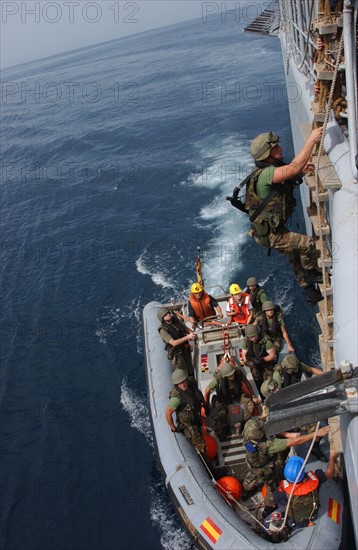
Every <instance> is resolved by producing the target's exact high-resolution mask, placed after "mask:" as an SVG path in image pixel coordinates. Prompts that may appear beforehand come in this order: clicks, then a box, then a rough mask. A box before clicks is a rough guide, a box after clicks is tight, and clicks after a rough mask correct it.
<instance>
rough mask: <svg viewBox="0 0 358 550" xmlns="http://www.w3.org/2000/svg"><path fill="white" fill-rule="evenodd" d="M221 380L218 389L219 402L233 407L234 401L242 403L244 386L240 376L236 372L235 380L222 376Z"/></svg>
mask: <svg viewBox="0 0 358 550" xmlns="http://www.w3.org/2000/svg"><path fill="white" fill-rule="evenodd" d="M220 378H221V380H220V383H219V387H218V389H217V396H218V400H219V401H221V403H225V405H231V403H234V401H240V399H241V395H242V385H241V379H240V376H239V375H238V374H237V373H236V372H235V378H234V380H228V378H226V377H223V376H220Z"/></svg>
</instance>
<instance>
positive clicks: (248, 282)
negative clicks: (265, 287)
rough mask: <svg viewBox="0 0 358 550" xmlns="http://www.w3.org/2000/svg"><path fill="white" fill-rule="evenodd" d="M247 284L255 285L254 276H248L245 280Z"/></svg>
mask: <svg viewBox="0 0 358 550" xmlns="http://www.w3.org/2000/svg"><path fill="white" fill-rule="evenodd" d="M246 284H247V286H253V285H257V279H256V277H249V278H248V279H247V281H246Z"/></svg>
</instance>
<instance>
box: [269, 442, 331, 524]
mask: <svg viewBox="0 0 358 550" xmlns="http://www.w3.org/2000/svg"><path fill="white" fill-rule="evenodd" d="M336 458H337V454H336V453H335V452H333V451H331V452H330V456H329V463H328V466H327V470H326V472H323V470H321V469H318V470H315V472H312V471H309V472H307V473H306V472H305V470H304V468H302V466H303V463H304V460H303V458H301V457H300V456H291V457H290V458H289V459H288V460H287V462H286V465H285V468H284V477H285V479H284V480H283V481H281V483H280V486H279V488H278V489H276V490H275V491H274V499H275V502H276V504H277V505H278V506H280V507H284V508H286V506H287V502H288V498H289V496H290V494H291V491H292V488H293V484H294V483H295V482H296V481H297V483H296V486H295V488H294V490H293V493H292V497H291V502H290V507H289V510H288V518H289V520H290V522H291V525H292V526H294V527H295V528H296V529H297V528H300V527H306V526H307V525H310V523H311V522H312V521H313V520H314V519H315V517H316V515H317V510H318V507H319V495H318V489H319V487H320V486H321V485H322V484H323V483H325V482H326V481H327V479H331V478H332V477H333V475H334V464H335V460H336Z"/></svg>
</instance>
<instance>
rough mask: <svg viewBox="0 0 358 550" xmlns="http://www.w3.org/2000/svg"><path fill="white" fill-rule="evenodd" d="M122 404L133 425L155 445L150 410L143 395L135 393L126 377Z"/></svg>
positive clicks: (151, 444) (123, 384)
mask: <svg viewBox="0 0 358 550" xmlns="http://www.w3.org/2000/svg"><path fill="white" fill-rule="evenodd" d="M121 404H122V407H123V409H124V410H125V411H126V412H127V413H128V415H129V418H130V423H131V427H132V428H135V429H136V430H138V431H139V432H140V433H141V434H143V435H144V436H145V438H146V440H147V442H148V443H149V445H150V446H151V447H153V435H152V428H151V425H150V421H149V411H148V407H147V405H146V404H145V400H144V398H143V397H141V396H139V395H138V394H137V393H135V392H134V391H133V390H132V389H131V388H130V387H129V386H128V382H127V380H126V379H125V378H124V379H123V382H122V386H121Z"/></svg>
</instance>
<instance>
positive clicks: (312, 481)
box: [281, 472, 319, 497]
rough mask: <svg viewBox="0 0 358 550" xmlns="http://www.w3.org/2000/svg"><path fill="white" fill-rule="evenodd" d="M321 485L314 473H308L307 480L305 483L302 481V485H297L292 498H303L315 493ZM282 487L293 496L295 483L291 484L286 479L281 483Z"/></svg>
mask: <svg viewBox="0 0 358 550" xmlns="http://www.w3.org/2000/svg"><path fill="white" fill-rule="evenodd" d="M318 485H319V480H318V477H317V476H316V475H315V474H314V473H313V472H308V473H307V479H305V480H304V481H301V483H297V485H296V487H295V489H294V491H293V493H292V496H294V497H303V496H305V495H308V494H309V493H313V491H315V490H316V489H317V487H318ZM281 487H282V489H283V490H284V491H285V493H287V494H288V495H290V494H291V489H292V487H293V483H290V482H289V481H287V480H286V479H284V480H283V481H281Z"/></svg>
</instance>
